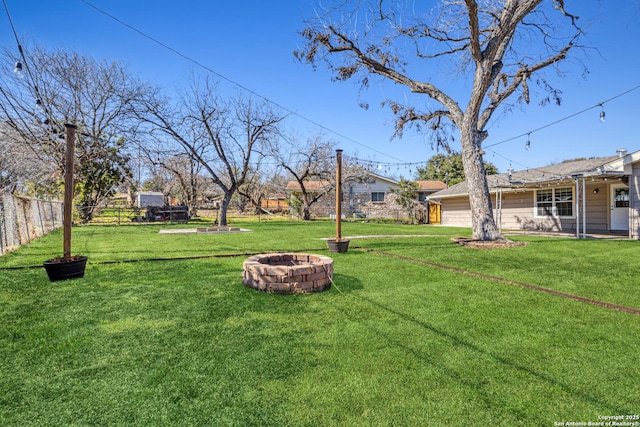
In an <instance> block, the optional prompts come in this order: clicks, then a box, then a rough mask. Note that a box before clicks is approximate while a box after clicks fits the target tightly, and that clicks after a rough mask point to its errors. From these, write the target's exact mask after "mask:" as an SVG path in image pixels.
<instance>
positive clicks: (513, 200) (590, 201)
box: [442, 182, 640, 232]
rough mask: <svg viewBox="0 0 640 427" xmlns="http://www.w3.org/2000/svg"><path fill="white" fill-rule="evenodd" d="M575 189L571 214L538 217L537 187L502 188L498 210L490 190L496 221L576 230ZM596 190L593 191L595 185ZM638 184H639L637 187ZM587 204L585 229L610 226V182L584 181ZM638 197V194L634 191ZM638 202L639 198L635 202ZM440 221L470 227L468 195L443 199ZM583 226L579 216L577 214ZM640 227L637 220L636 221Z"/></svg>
mask: <svg viewBox="0 0 640 427" xmlns="http://www.w3.org/2000/svg"><path fill="white" fill-rule="evenodd" d="M571 188H572V189H573V191H574V197H573V200H574V206H573V216H572V217H567V218H540V217H536V216H535V198H536V190H533V189H526V190H509V191H507V190H504V191H503V193H502V209H501V210H498V209H496V207H497V206H498V204H497V202H496V199H497V194H496V192H495V191H493V192H492V193H491V204H492V206H493V210H494V212H493V214H494V218H495V219H496V222H498V221H499V226H500V227H501V228H502V229H504V230H543V231H565V232H567V231H568V232H574V231H575V230H576V213H577V209H579V210H580V215H582V200H580V203H579V206H577V204H576V193H575V186H572V187H571ZM596 188H597V189H598V191H597V193H594V190H595V189H596ZM639 188H640V187H639ZM586 195H587V198H586V204H587V217H586V224H587V231H588V232H598V231H606V230H608V229H609V223H608V218H609V210H608V206H609V202H608V200H609V197H610V193H609V186H608V185H606V184H604V183H602V182H598V183H587V185H586ZM636 197H638V194H636ZM636 205H638V206H640V200H639V201H638V202H637V203H636ZM442 224H443V225H451V226H459V227H471V210H470V206H469V198H468V197H466V196H461V197H452V198H446V199H443V200H442ZM580 224H581V225H580V226H581V227H582V217H580ZM636 226H637V227H638V230H640V222H638V223H637V224H636Z"/></svg>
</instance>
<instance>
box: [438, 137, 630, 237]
mask: <svg viewBox="0 0 640 427" xmlns="http://www.w3.org/2000/svg"><path fill="white" fill-rule="evenodd" d="M487 182H488V185H489V191H490V193H491V202H492V206H493V214H494V218H495V220H496V223H497V225H498V227H499V228H500V229H508V230H543V231H558V232H570V233H575V234H576V237H584V236H585V235H586V234H587V233H608V232H618V233H622V234H625V235H626V234H627V233H628V235H629V238H632V239H640V151H636V152H633V153H627V151H626V150H624V149H620V150H618V151H617V155H615V156H610V157H599V158H590V159H578V160H573V161H566V162H562V163H559V164H555V165H551V166H543V167H538V168H532V169H527V170H521V171H511V170H510V171H509V173H506V174H505V173H503V174H498V175H489V176H487ZM429 198H430V200H433V201H436V202H439V203H440V204H441V215H442V218H441V222H442V224H443V225H452V226H464V227H468V226H471V213H470V207H469V193H468V187H467V182H466V181H465V182H461V183H459V184H456V185H453V186H451V187H449V188H446V189H444V190H440V191H438V192H436V193H433V194H432V195H431V196H430V197H429Z"/></svg>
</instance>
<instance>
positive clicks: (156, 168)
mask: <svg viewBox="0 0 640 427" xmlns="http://www.w3.org/2000/svg"><path fill="white" fill-rule="evenodd" d="M176 148H177V149H176ZM176 148H170V147H168V146H167V144H156V145H153V144H148V145H146V146H145V147H141V153H142V154H143V155H144V157H145V163H146V164H148V165H149V168H150V172H151V175H152V179H151V181H150V182H148V184H150V185H155V188H156V191H161V192H162V193H163V194H164V195H165V196H172V197H174V198H177V199H178V200H179V201H180V202H181V203H182V204H184V205H186V206H188V208H189V215H190V216H191V217H195V216H197V214H198V212H197V206H198V201H199V199H200V198H201V197H202V196H203V193H204V191H205V187H206V184H205V182H204V181H205V180H206V178H205V177H204V176H203V175H202V173H203V166H202V165H201V164H200V163H198V162H197V161H196V160H194V158H193V156H191V154H190V153H187V152H186V151H185V150H184V148H182V147H176ZM194 149H196V150H199V151H200V154H202V151H203V150H204V148H203V147H199V148H198V147H194Z"/></svg>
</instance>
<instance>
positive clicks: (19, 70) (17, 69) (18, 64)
mask: <svg viewBox="0 0 640 427" xmlns="http://www.w3.org/2000/svg"><path fill="white" fill-rule="evenodd" d="M13 72H14V73H16V76H18V77H20V78H22V77H23V76H24V74H23V72H22V62H20V61H17V62H16V66H15V68H14V69H13Z"/></svg>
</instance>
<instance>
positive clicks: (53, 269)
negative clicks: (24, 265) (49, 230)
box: [43, 124, 87, 282]
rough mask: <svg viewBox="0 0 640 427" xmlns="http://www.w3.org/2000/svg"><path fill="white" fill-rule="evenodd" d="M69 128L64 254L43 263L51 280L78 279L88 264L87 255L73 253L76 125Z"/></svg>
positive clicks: (65, 184) (68, 126) (65, 172)
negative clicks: (72, 227) (72, 225)
mask: <svg viewBox="0 0 640 427" xmlns="http://www.w3.org/2000/svg"><path fill="white" fill-rule="evenodd" d="M65 127H66V130H67V135H66V137H67V141H66V152H65V171H64V212H63V219H62V228H63V234H64V237H63V255H62V256H61V257H57V258H51V259H48V260H46V261H45V262H44V263H43V266H44V269H45V270H46V271H47V275H48V276H49V280H51V281H52V282H55V281H57V280H66V279H76V278H80V277H84V269H85V266H86V265H87V257H86V256H80V255H71V221H72V218H71V214H72V208H73V150H74V144H75V135H76V126H75V125H72V124H65Z"/></svg>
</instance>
